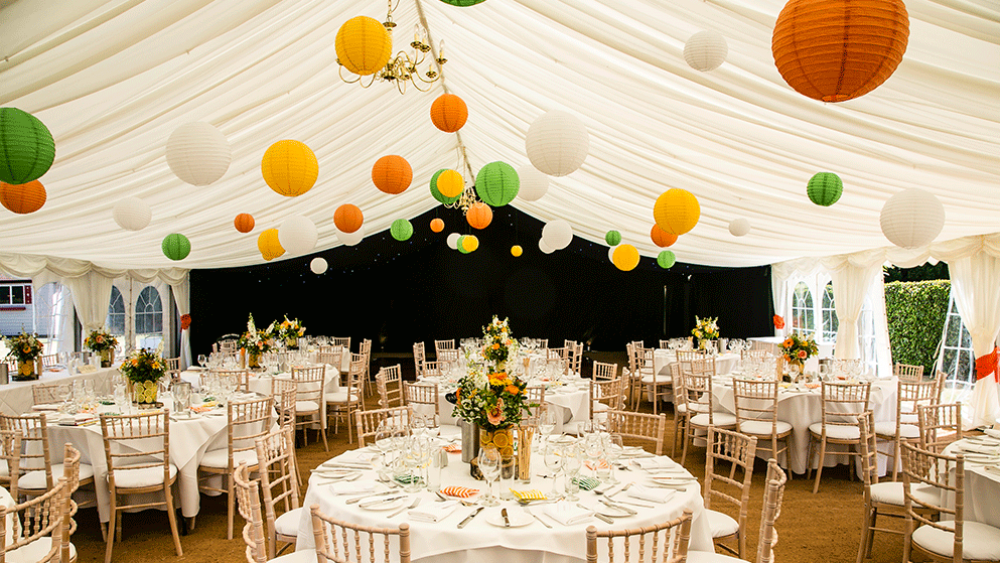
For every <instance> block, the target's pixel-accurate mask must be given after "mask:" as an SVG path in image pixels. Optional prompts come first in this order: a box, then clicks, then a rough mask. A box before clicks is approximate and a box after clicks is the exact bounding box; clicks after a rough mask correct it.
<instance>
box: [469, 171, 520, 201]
mask: <svg viewBox="0 0 1000 563" xmlns="http://www.w3.org/2000/svg"><path fill="white" fill-rule="evenodd" d="M520 188H521V180H520V179H519V178H518V177H517V171H516V170H514V167H513V166H511V165H509V164H507V163H506V162H499V161H498V162H491V163H489V164H487V165H486V166H483V167H482V168H480V169H479V173H478V174H476V193H477V194H479V199H481V200H483V201H484V202H485V203H486V205H489V206H490V207H503V206H504V205H507V204H508V203H510V202H511V201H513V200H514V198H515V197H517V191H518V190H519V189H520Z"/></svg>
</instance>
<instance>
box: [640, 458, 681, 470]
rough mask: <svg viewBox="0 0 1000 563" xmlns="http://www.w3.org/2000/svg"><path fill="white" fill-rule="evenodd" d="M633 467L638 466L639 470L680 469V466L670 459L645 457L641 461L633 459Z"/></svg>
mask: <svg viewBox="0 0 1000 563" xmlns="http://www.w3.org/2000/svg"><path fill="white" fill-rule="evenodd" d="M632 465H636V466H638V467H639V469H645V470H647V471H648V470H650V469H671V468H674V467H680V465H679V464H678V463H677V462H675V461H674V460H672V459H670V458H669V457H644V458H639V459H633V460H632Z"/></svg>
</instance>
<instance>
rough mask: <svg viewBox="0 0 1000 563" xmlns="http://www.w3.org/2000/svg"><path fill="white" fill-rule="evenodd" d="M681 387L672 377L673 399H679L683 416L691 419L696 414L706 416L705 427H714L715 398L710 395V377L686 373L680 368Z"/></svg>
mask: <svg viewBox="0 0 1000 563" xmlns="http://www.w3.org/2000/svg"><path fill="white" fill-rule="evenodd" d="M678 371H679V373H680V376H681V377H680V379H681V385H680V386H679V387H678V385H677V380H678V378H677V377H676V376H675V377H674V398H675V401H676V398H677V397H680V399H681V400H680V403H681V404H683V405H684V411H685V415H686V416H687V417H688V418H693V417H694V416H695V415H698V414H702V413H704V414H707V415H708V424H707V425H706V427H707V426H714V425H715V415H714V413H715V397H714V396H713V395H712V376H711V375H710V374H703V373H695V372H692V371H686V370H684V369H683V367H681V368H680V369H679V370H678ZM703 399H704V402H703Z"/></svg>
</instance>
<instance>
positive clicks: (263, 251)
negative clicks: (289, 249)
mask: <svg viewBox="0 0 1000 563" xmlns="http://www.w3.org/2000/svg"><path fill="white" fill-rule="evenodd" d="M257 249H258V250H260V255H261V256H263V257H264V260H267V261H269V262H270V261H271V260H274V259H275V258H277V257H279V256H281V255H282V254H284V253H285V249H284V248H282V246H281V242H279V241H278V229H268V230H266V231H264V232H263V233H261V234H260V236H259V237H257Z"/></svg>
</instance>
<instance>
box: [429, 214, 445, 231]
mask: <svg viewBox="0 0 1000 563" xmlns="http://www.w3.org/2000/svg"><path fill="white" fill-rule="evenodd" d="M443 230H444V221H443V220H441V219H438V218H436V217H435V218H434V219H431V231H432V232H435V233H440V232H441V231H443Z"/></svg>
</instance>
